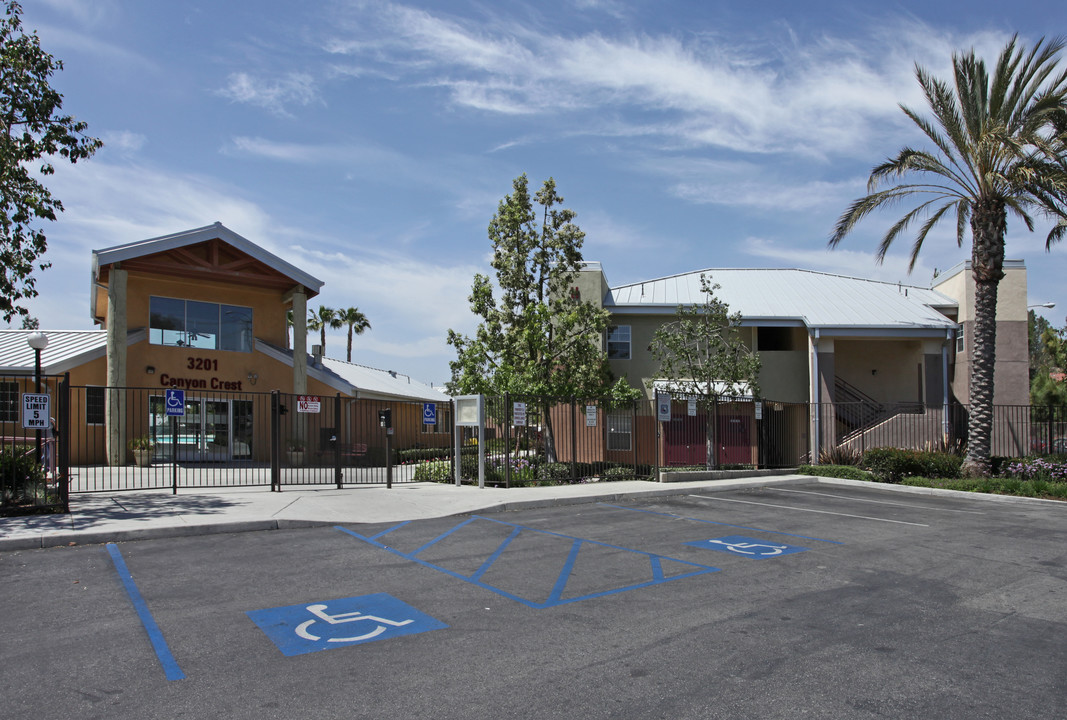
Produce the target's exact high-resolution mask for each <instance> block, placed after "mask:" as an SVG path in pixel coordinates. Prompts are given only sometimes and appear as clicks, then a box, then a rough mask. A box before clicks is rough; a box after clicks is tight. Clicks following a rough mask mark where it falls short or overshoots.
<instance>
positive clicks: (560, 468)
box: [537, 462, 573, 482]
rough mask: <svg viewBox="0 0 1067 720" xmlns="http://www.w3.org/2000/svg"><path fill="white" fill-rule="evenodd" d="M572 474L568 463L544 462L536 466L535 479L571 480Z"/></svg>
mask: <svg viewBox="0 0 1067 720" xmlns="http://www.w3.org/2000/svg"><path fill="white" fill-rule="evenodd" d="M572 478H573V475H572V474H571V464H570V463H561V462H556V463H544V464H543V465H539V466H538V467H537V479H538V480H549V481H554V482H563V481H566V480H571V479H572Z"/></svg>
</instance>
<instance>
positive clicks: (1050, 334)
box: [1030, 310, 1067, 406]
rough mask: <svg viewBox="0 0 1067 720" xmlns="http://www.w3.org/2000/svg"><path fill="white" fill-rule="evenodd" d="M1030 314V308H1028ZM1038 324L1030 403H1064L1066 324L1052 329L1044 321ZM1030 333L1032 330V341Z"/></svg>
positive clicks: (1066, 401) (1066, 393)
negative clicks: (1038, 336)
mask: <svg viewBox="0 0 1067 720" xmlns="http://www.w3.org/2000/svg"><path fill="white" fill-rule="evenodd" d="M1030 314H1031V315H1033V314H1034V313H1033V311H1032V310H1031V311H1030ZM1038 319H1039V320H1042V321H1044V325H1043V326H1041V325H1040V324H1039V323H1035V325H1036V326H1038V327H1040V330H1041V336H1040V338H1039V341H1038V344H1039V347H1040V349H1039V351H1038V352H1037V353H1036V357H1037V366H1036V367H1034V365H1033V362H1034V357H1035V353H1034V350H1033V347H1031V351H1030V352H1031V367H1030V370H1031V379H1030V402H1031V403H1032V404H1033V405H1056V406H1067V378H1065V377H1064V373H1067V326H1064V327H1062V328H1058V329H1057V328H1054V327H1052V325H1051V324H1050V323H1049V322H1048V321H1046V320H1044V318H1040V317H1039V318H1038ZM1032 339H1033V332H1031V340H1032Z"/></svg>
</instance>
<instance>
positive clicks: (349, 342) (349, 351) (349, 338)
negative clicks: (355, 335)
mask: <svg viewBox="0 0 1067 720" xmlns="http://www.w3.org/2000/svg"><path fill="white" fill-rule="evenodd" d="M347 358H348V362H352V323H348V356H347Z"/></svg>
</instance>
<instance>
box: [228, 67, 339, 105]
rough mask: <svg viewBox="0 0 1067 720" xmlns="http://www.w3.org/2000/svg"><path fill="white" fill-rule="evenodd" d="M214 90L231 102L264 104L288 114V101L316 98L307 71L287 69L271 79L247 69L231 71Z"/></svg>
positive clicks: (316, 93) (304, 101)
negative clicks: (252, 73) (244, 70)
mask: <svg viewBox="0 0 1067 720" xmlns="http://www.w3.org/2000/svg"><path fill="white" fill-rule="evenodd" d="M218 93H219V94H220V95H222V96H223V97H227V98H229V99H230V100H232V101H234V102H241V103H248V104H250V105H256V106H258V107H262V108H265V109H266V110H269V111H270V112H272V113H274V114H276V115H288V111H287V109H286V108H287V106H289V105H293V104H295V105H308V104H310V103H312V102H314V101H315V100H317V99H318V90H317V88H316V84H315V80H314V78H312V77H311V76H310V75H308V74H307V73H296V72H293V73H287V74H286V75H283V76H282V77H280V78H277V79H274V80H262V79H259V78H254V77H252V76H251V75H249V74H248V73H243V72H236V73H232V74H231V75H230V77H229V78H228V82H227V85H226V87H224V88H221V89H220V90H219V91H218Z"/></svg>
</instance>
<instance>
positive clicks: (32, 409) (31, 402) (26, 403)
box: [22, 393, 50, 430]
mask: <svg viewBox="0 0 1067 720" xmlns="http://www.w3.org/2000/svg"><path fill="white" fill-rule="evenodd" d="M49 402H50V399H49V397H48V396H47V395H45V394H40V395H37V394H35V393H23V395H22V427H23V429H29V430H47V429H48V415H49V408H50V405H49Z"/></svg>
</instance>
